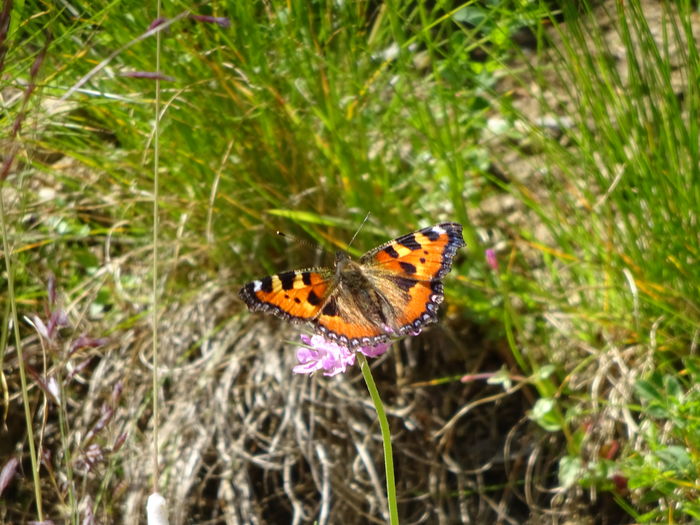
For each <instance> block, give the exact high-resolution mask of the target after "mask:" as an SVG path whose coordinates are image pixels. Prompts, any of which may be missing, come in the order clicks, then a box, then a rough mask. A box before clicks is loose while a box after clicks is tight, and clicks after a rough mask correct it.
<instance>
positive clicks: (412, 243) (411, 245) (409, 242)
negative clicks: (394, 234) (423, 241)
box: [397, 233, 422, 251]
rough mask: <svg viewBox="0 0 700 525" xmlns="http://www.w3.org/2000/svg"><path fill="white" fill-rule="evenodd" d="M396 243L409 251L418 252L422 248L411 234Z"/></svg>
mask: <svg viewBox="0 0 700 525" xmlns="http://www.w3.org/2000/svg"><path fill="white" fill-rule="evenodd" d="M397 242H398V243H399V244H400V245H402V246H405V247H406V248H408V249H409V250H411V251H415V250H420V249H421V248H422V246H421V245H420V243H419V242H418V241H417V240H416V236H415V235H414V234H412V233H411V234H409V235H406V236H405V237H402V238H400V239H398V241H397Z"/></svg>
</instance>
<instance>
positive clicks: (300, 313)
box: [238, 268, 334, 323]
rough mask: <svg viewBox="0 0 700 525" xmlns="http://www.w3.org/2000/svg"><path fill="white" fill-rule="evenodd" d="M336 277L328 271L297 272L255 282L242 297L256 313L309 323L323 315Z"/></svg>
mask: <svg viewBox="0 0 700 525" xmlns="http://www.w3.org/2000/svg"><path fill="white" fill-rule="evenodd" d="M333 276H334V274H333V271H332V270H330V269H328V268H309V269H306V270H293V271H290V272H283V273H278V274H276V275H268V276H267V277H263V278H262V279H259V280H256V281H251V282H249V283H248V284H246V285H245V286H244V287H243V288H241V290H240V291H239V292H238V295H239V296H240V298H241V299H243V301H244V302H245V304H246V305H247V306H248V308H249V309H250V310H252V311H263V312H268V313H271V314H274V315H276V316H277V317H281V318H282V319H286V320H288V321H292V322H297V323H300V322H307V321H312V320H313V319H314V318H315V317H316V316H317V315H318V314H319V311H320V310H321V307H322V306H323V304H324V302H325V301H326V299H327V295H328V294H329V293H330V291H331V289H332V287H333Z"/></svg>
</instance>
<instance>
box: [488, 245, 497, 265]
mask: <svg viewBox="0 0 700 525" xmlns="http://www.w3.org/2000/svg"><path fill="white" fill-rule="evenodd" d="M486 262H487V263H488V265H489V266H490V267H491V269H492V270H494V271H496V270H498V259H496V251H495V250H492V249H491V248H489V249H488V250H486Z"/></svg>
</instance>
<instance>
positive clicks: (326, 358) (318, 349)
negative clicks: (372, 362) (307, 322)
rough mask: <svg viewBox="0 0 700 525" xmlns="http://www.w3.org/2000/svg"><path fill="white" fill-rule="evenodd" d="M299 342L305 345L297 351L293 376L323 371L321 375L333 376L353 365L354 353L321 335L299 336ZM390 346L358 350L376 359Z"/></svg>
mask: <svg viewBox="0 0 700 525" xmlns="http://www.w3.org/2000/svg"><path fill="white" fill-rule="evenodd" d="M301 342H302V343H303V344H304V345H306V346H302V347H299V348H298V349H297V359H298V360H299V364H298V365H297V366H295V367H294V369H293V371H294V373H295V374H312V373H314V372H316V371H317V370H323V371H324V372H323V375H326V376H335V375H338V374H342V373H344V372H345V370H346V369H347V367H348V366H352V365H354V364H355V351H354V350H351V349H350V348H347V347H345V346H341V345H339V344H337V343H335V342H334V341H329V340H328V339H325V338H324V337H323V336H321V335H313V336H311V337H309V336H308V335H306V334H302V335H301ZM390 346H391V343H380V344H377V345H374V346H363V347H360V348H358V351H359V352H362V353H363V354H364V355H366V356H367V357H378V356H380V355H382V354H383V353H384V352H386V351H387V349H388V348H389V347H390Z"/></svg>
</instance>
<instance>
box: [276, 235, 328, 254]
mask: <svg viewBox="0 0 700 525" xmlns="http://www.w3.org/2000/svg"><path fill="white" fill-rule="evenodd" d="M275 235H279V236H280V237H283V238H284V239H286V240H287V241H289V242H293V243H295V244H299V245H300V246H305V247H306V248H311V249H312V250H317V251H321V252H324V251H325V250H324V249H323V247H322V246H320V245H318V244H316V243H315V242H310V241H307V240H305V239H300V238H299V237H294V235H289V234H288V233H284V232H283V231H280V230H275Z"/></svg>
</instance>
